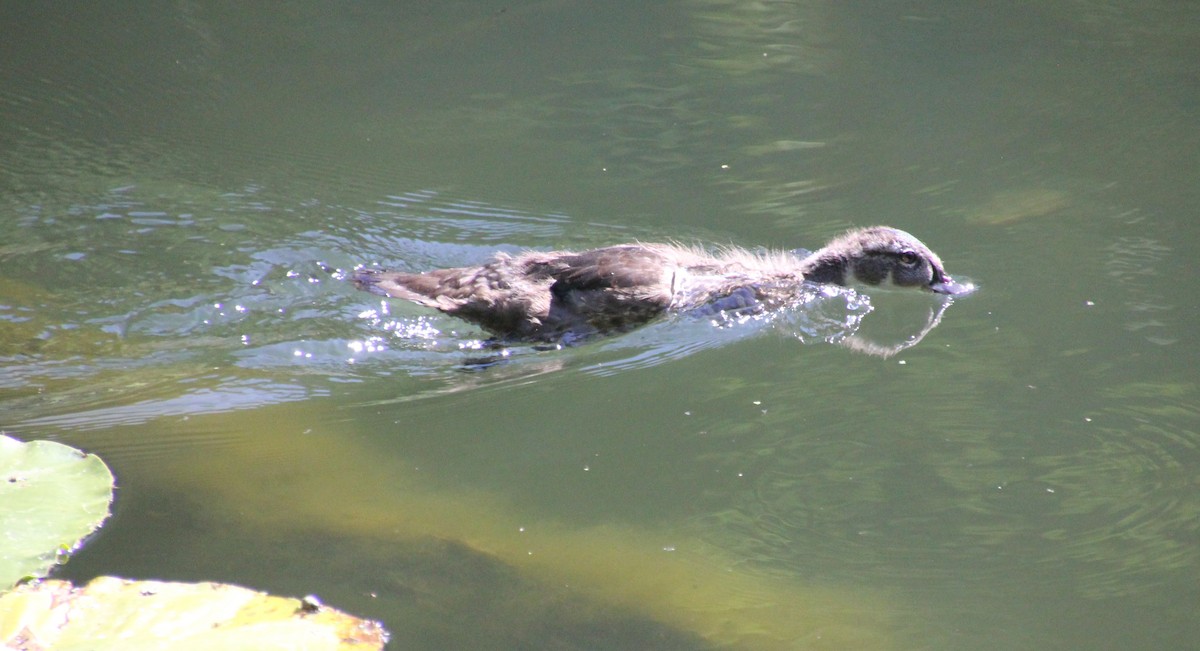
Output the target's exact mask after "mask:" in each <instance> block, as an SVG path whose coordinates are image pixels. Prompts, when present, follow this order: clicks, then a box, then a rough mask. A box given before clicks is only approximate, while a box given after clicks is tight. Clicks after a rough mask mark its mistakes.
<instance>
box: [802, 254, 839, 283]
mask: <svg viewBox="0 0 1200 651" xmlns="http://www.w3.org/2000/svg"><path fill="white" fill-rule="evenodd" d="M849 269H850V260H849V259H848V258H847V257H846V256H844V255H840V254H837V253H833V252H830V251H817V252H816V253H813V254H812V255H810V256H808V257H807V258H805V259H804V260H802V261H801V262H800V271H801V273H802V274H803V275H804V279H805V280H807V281H810V282H814V283H822V284H826V283H833V284H835V285H843V286H844V285H845V284H846V274H847V272H848V271H849Z"/></svg>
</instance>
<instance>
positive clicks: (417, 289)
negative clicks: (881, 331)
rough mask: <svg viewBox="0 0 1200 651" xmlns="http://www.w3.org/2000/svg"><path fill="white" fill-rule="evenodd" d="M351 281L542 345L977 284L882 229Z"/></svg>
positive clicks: (620, 247) (373, 274) (611, 249)
mask: <svg viewBox="0 0 1200 651" xmlns="http://www.w3.org/2000/svg"><path fill="white" fill-rule="evenodd" d="M352 280H353V282H354V283H355V285H356V286H357V287H358V288H359V289H362V290H365V291H368V292H371V293H374V294H378V295H381V296H387V297H392V298H398V299H403V300H406V301H410V302H412V303H416V304H418V305H422V306H425V307H429V308H433V309H436V310H440V311H441V312H444V313H446V314H449V315H451V316H454V317H458V318H460V319H463V320H465V321H468V322H471V323H474V324H476V325H478V326H480V327H482V328H483V329H484V330H486V331H488V332H489V333H491V334H492V335H495V336H496V337H497V338H499V339H501V340H505V341H510V340H528V341H542V342H547V341H556V342H563V341H566V342H573V341H579V340H581V339H585V338H588V337H591V336H593V335H597V334H609V333H618V332H623V331H628V330H630V329H633V328H636V327H638V326H641V325H643V324H646V323H648V322H650V321H652V320H654V319H656V318H658V317H660V316H663V315H664V314H667V313H671V312H677V313H687V312H700V313H705V314H712V313H714V312H724V311H751V312H758V311H765V310H769V309H772V308H774V307H779V306H782V305H784V304H786V303H787V301H788V299H789V298H794V297H796V296H797V295H799V293H800V292H801V290H802V289H803V288H804V287H806V286H809V287H811V286H812V285H814V284H817V285H822V284H832V285H839V286H852V285H855V284H860V285H865V286H868V287H878V286H881V285H892V286H895V287H903V288H915V289H920V290H923V291H927V292H932V293H935V294H942V295H948V296H953V295H959V294H965V293H968V292H969V291H971V290H972V289H973V285H971V284H970V283H960V282H956V281H955V280H954V279H953V278H951V277H950V276H949V275H948V274H947V273H946V271H945V267H944V266H943V264H942V260H941V258H939V257H938V256H937V254H935V253H934V252H933V251H932V250H930V249H929V247H927V246H925V244H923V243H922V242H921V241H920V240H918V239H917V238H916V237H914V236H913V235H911V234H909V233H907V232H905V231H902V230H900V229H898V228H892V227H890V226H871V227H867V228H857V229H851V230H849V231H847V232H845V233H842V234H841V235H838V236H837V237H835V238H833V239H832V240H830V241H829V242H828V243H827V244H826V245H825V246H823V247H822V248H820V249H819V250H817V251H815V252H812V253H807V252H805V251H804V250H802V249H801V250H796V251H790V252H789V251H773V252H764V253H759V252H754V251H750V250H747V249H743V248H738V247H728V248H724V249H718V250H715V251H710V250H707V249H703V248H700V247H697V246H686V245H680V244H654V243H642V242H635V243H628V244H617V245H613V246H605V247H601V248H595V249H589V250H585V251H525V252H521V253H518V254H515V255H514V254H508V253H504V252H499V253H496V254H495V255H494V257H492V258H491V259H490V260H489V261H487V262H485V263H483V264H481V265H477V266H468V267H454V268H449V269H435V270H432V271H426V272H421V273H410V272H404V271H385V270H380V269H370V268H360V269H357V270H355V271H354V272H353V274H352Z"/></svg>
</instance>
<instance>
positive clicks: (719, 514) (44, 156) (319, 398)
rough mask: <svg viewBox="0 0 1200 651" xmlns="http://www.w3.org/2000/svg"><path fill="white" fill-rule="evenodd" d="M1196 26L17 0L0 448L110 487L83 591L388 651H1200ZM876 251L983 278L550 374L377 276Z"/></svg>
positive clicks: (854, 12)
mask: <svg viewBox="0 0 1200 651" xmlns="http://www.w3.org/2000/svg"><path fill="white" fill-rule="evenodd" d="M134 14H136V15H134ZM1196 17H1197V8H1196V7H1194V6H1193V5H1191V4H1189V3H1166V2H1149V3H1146V2H1137V3H1133V2H1092V1H1088V0H1081V1H1079V2H1070V3H1064V4H1055V5H1045V6H1034V5H1030V4H1027V3H1026V4H996V3H991V4H988V3H973V2H968V3H961V4H947V3H930V2H910V3H904V4H891V5H876V6H871V7H865V6H858V5H855V4H852V3H829V2H820V1H804V2H783V3H778V2H777V3H770V2H768V3H744V2H724V1H721V0H681V1H680V2H672V3H665V4H656V5H653V6H650V5H646V4H645V3H642V4H636V5H635V4H627V3H614V4H606V5H604V6H603V7H600V6H596V5H595V3H581V2H576V1H574V0H549V1H546V2H533V3H526V4H523V5H521V6H513V5H511V3H500V2H495V3H491V2H483V3H466V4H462V3H459V4H455V3H449V4H440V5H436V6H434V5H413V4H407V3H374V2H366V3H358V4H356V5H354V6H353V7H343V8H340V9H336V10H331V9H330V8H329V7H328V6H325V5H317V4H315V3H306V2H299V3H293V4H291V5H289V6H287V7H286V8H280V7H272V8H271V9H267V10H263V9H259V8H258V7H256V6H251V5H235V4H228V5H222V4H211V3H209V4H204V3H201V4H196V3H175V4H171V5H161V6H156V7H155V8H154V9H151V10H147V9H145V8H141V9H139V10H138V12H134V13H130V12H127V11H121V10H120V9H113V8H112V7H108V6H105V7H104V8H103V9H96V10H86V11H81V10H80V9H79V8H78V7H72V9H71V10H70V11H60V10H58V9H57V8H56V6H54V5H46V6H44V7H33V6H29V5H26V4H23V3H9V4H4V5H0V25H3V27H0V31H3V32H4V34H3V36H4V38H0V52H2V53H3V56H2V57H0V61H3V63H0V82H2V83H0V427H2V428H4V429H5V430H6V431H10V432H12V433H15V434H18V435H21V436H46V437H51V438H59V439H66V440H68V441H69V442H71V443H73V444H76V445H79V446H81V447H84V448H86V449H88V450H90V451H94V452H98V453H100V454H102V455H103V456H105V457H106V458H109V459H110V460H111V461H112V462H113V465H114V467H115V468H116V471H117V474H118V477H119V478H120V483H121V491H120V496H119V501H118V503H117V514H116V516H115V517H114V519H113V521H112V523H111V524H110V526H109V528H108V529H107V530H106V531H103V532H101V535H100V536H99V537H98V538H97V539H96V540H95V541H93V543H92V544H91V546H90V547H88V548H87V549H85V550H84V552H83V553H82V554H81V555H80V556H78V557H77V558H76V559H75V560H74V561H73V562H72V563H71V564H70V565H69V566H68V567H67V568H65V571H66V573H67V574H68V575H70V576H71V577H72V578H77V579H83V580H86V579H87V578H90V576H91V575H95V574H106V573H111V574H131V575H139V576H146V577H160V578H172V577H178V578H188V579H196V580H201V579H224V580H228V581H232V582H235V583H243V584H249V585H252V586H254V587H256V588H264V589H272V588H275V589H278V590H280V591H283V592H285V593H288V594H307V593H310V592H315V593H319V594H320V595H321V596H322V598H323V599H324V600H325V601H326V602H328V603H333V604H336V605H338V606H344V607H345V608H346V609H348V610H352V611H356V612H358V613H360V614H363V615H367V616H371V617H376V618H380V619H383V620H385V621H387V622H388V624H389V626H390V627H391V628H392V630H393V633H394V635H393V640H394V641H395V642H394V644H402V645H403V646H404V648H429V649H434V648H456V647H457V648H474V647H477V646H483V645H488V644H490V645H491V646H493V647H494V648H547V647H549V648H575V647H580V648H645V647H656V648H662V647H673V648H706V647H712V646H739V647H741V648H770V647H771V646H772V645H778V646H784V647H789V646H790V647H794V646H801V647H804V646H808V647H813V648H828V647H837V646H838V644H839V643H840V645H841V646H842V647H843V648H881V647H889V646H891V647H894V648H903V649H909V648H978V649H992V648H994V649H1007V648H1122V649H1147V650H1149V649H1162V648H1185V647H1187V646H1189V645H1191V644H1193V641H1194V640H1195V639H1196V638H1197V637H1198V636H1200V630H1198V629H1197V621H1196V618H1195V613H1194V604H1195V603H1196V585H1200V581H1198V580H1197V577H1198V572H1200V552H1198V551H1197V550H1200V532H1198V531H1197V525H1196V522H1197V521H1198V518H1197V515H1198V511H1200V499H1198V498H1197V497H1196V496H1197V495H1198V494H1200V493H1198V491H1197V490H1196V488H1197V485H1196V479H1195V478H1196V468H1197V467H1200V458H1198V456H1197V453H1196V450H1197V448H1198V446H1200V440H1197V431H1200V429H1198V427H1197V422H1196V421H1197V413H1196V409H1195V407H1194V405H1195V404H1197V399H1198V397H1197V395H1196V391H1197V383H1196V374H1195V359H1194V355H1192V354H1191V352H1190V351H1192V350H1195V348H1196V345H1197V343H1198V342H1197V341H1196V333H1197V330H1196V328H1195V327H1194V323H1193V322H1194V320H1195V319H1194V316H1195V315H1194V314H1193V312H1194V310H1191V308H1189V306H1192V305H1195V304H1196V303H1197V300H1198V299H1197V297H1196V295H1195V294H1196V288H1195V287H1194V286H1193V285H1194V283H1189V282H1186V280H1187V278H1188V274H1187V271H1188V270H1189V269H1191V268H1192V266H1194V263H1193V260H1194V258H1195V257H1196V256H1197V255H1200V249H1198V247H1197V244H1196V243H1197V242H1200V238H1198V237H1196V233H1195V228H1196V227H1195V223H1194V220H1193V219H1191V214H1192V212H1193V211H1194V206H1195V205H1196V203H1197V196H1196V194H1197V185H1196V184H1195V183H1194V178H1193V177H1194V175H1195V174H1194V170H1195V169H1196V167H1197V165H1196V160H1195V152H1197V151H1200V146H1198V143H1200V130H1198V129H1197V128H1196V124H1197V121H1196V120H1195V117H1196V114H1197V107H1200V94H1198V92H1197V89H1198V88H1200V85H1198V84H1196V83H1195V82H1196V72H1195V65H1194V61H1195V56H1194V54H1195V46H1194V43H1195V42H1196V36H1197V34H1196V25H1197V24H1200V23H1198V22H1197V21H1196V20H1195V19H1196ZM876 222H885V223H892V224H895V225H896V226H899V227H902V228H905V229H906V230H910V231H911V232H914V233H919V234H920V235H921V237H922V238H923V239H926V241H928V242H929V243H930V244H931V246H933V247H934V248H935V249H937V250H938V251H939V252H941V253H942V254H943V255H944V257H945V258H946V259H947V263H948V265H949V266H950V267H951V268H953V269H954V270H955V271H956V273H957V272H958V271H960V270H961V272H962V273H964V274H966V275H968V276H972V277H974V278H977V279H979V280H980V281H981V284H982V285H983V286H984V288H985V289H984V291H981V292H979V293H978V294H977V295H975V296H972V297H969V298H966V299H963V300H958V301H956V302H955V303H954V304H953V305H952V306H951V307H952V309H946V308H947V307H948V306H949V304H948V303H939V302H934V301H930V300H926V299H928V297H923V296H922V297H912V296H900V295H889V294H886V293H878V294H876V293H872V294H871V295H870V296H869V297H867V296H865V295H860V294H857V293H854V292H851V291H841V290H835V291H832V292H830V293H827V294H813V295H811V296H806V297H804V300H803V301H800V302H799V304H797V305H795V306H791V307H790V308H789V309H785V310H781V311H780V312H778V313H772V314H770V315H757V316H753V317H746V318H741V317H743V316H746V315H728V314H726V315H716V316H713V315H708V316H707V317H703V316H700V317H698V316H696V315H692V316H679V317H674V318H669V319H664V320H662V321H659V322H656V323H654V324H652V325H650V326H648V327H646V328H642V329H639V330H637V331H634V332H631V333H627V334H625V335H622V336H619V337H612V338H606V339H599V340H596V341H590V342H587V343H586V344H585V345H581V346H577V347H571V348H566V349H562V350H538V349H536V348H534V347H532V346H531V347H509V348H504V349H496V348H494V347H492V346H490V345H489V344H488V343H487V341H486V339H485V335H484V333H482V332H481V331H479V330H477V329H475V328H473V327H471V326H469V325H467V324H464V323H462V322H460V321H456V320H454V319H451V318H449V317H446V316H444V315H441V314H435V313H430V312H429V311H427V310H423V309H421V308H419V307H416V306H411V305H406V304H403V303H401V302H398V301H391V302H381V301H379V300H378V299H376V298H374V297H371V296H368V295H366V294H362V293H360V292H357V291H356V290H354V288H353V287H352V286H350V284H349V283H347V282H345V280H344V278H345V274H346V272H347V271H348V270H351V269H353V268H355V267H356V266H359V265H369V266H386V267H391V268H397V269H405V270H423V269H429V268H434V267H443V266H454V265H459V264H469V263H474V262H478V261H480V260H482V259H485V258H486V257H488V256H489V255H491V254H492V253H493V252H494V251H497V250H502V251H510V252H511V251H515V250H518V249H521V248H525V247H532V248H542V249H578V248H587V247H592V246H599V245H603V244H612V243H617V242H627V241H635V240H644V241H662V240H664V239H671V238H678V239H682V240H683V241H684V243H690V242H693V241H707V242H718V243H724V242H727V241H730V242H733V243H736V244H742V245H747V244H748V245H752V246H753V245H758V244H762V245H765V246H768V247H770V248H780V249H784V248H791V247H795V246H804V245H813V244H817V243H820V242H822V241H824V239H825V238H826V237H827V236H829V235H830V234H832V233H835V232H838V231H840V230H843V229H844V228H845V227H846V226H848V225H850V224H855V225H867V224H868V223H876ZM943 310H944V313H943ZM931 325H936V328H931ZM922 337H923V339H922ZM917 339H920V343H919V344H917V345H911V346H910V344H912V343H914V342H915V340H917ZM864 341H866V342H871V344H872V345H864V344H862V342H864ZM805 344H813V345H805ZM875 344H879V345H882V347H883V349H885V350H887V351H891V353H892V356H891V357H889V358H887V359H882V358H879V357H873V356H868V355H860V354H855V353H853V352H851V351H850V350H847V348H858V349H864V348H865V349H868V350H878V349H877V348H875V347H874V345H875ZM414 398H420V399H419V400H418V399H414ZM521 527H526V529H525V531H522V530H521ZM146 531H153V532H154V535H153V536H146V535H145V533H144V532H146ZM364 548H368V549H370V550H371V552H370V553H368V552H365V551H364ZM531 551H532V552H534V553H533V554H532V556H531V555H530V554H529V552H531ZM380 575H386V576H387V580H386V581H384V580H380V579H379V577H380ZM501 602H505V603H501ZM509 602H511V603H509ZM797 613H809V614H810V615H811V617H809V618H808V619H806V618H805V617H800V616H798V615H797ZM463 621H473V622H481V623H480V624H479V627H478V628H477V629H474V630H476V631H477V634H465V633H462V632H456V631H461V629H462V628H463V627H462V625H461V622H463ZM406 633H407V634H406ZM818 636H820V639H818ZM864 640H865V641H866V642H864ZM801 642H803V643H801Z"/></svg>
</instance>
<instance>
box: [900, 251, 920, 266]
mask: <svg viewBox="0 0 1200 651" xmlns="http://www.w3.org/2000/svg"><path fill="white" fill-rule="evenodd" d="M918 260H920V256H918V255H917V254H916V253H915V252H913V251H901V252H900V263H901V264H903V265H904V266H906V267H911V266H913V265H915V264H917V261H918Z"/></svg>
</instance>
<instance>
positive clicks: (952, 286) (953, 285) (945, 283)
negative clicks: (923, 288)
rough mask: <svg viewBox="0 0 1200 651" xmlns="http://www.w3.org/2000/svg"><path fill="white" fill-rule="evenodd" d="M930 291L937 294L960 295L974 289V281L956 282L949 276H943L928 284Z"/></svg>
mask: <svg viewBox="0 0 1200 651" xmlns="http://www.w3.org/2000/svg"><path fill="white" fill-rule="evenodd" d="M929 289H930V291H932V292H934V293H937V294H946V295H947V296H962V295H963V294H970V293H971V292H973V291H975V284H974V283H960V282H956V281H955V280H954V279H953V278H951V277H950V276H945V277H943V278H942V280H941V281H939V282H935V283H932V284H930V285H929Z"/></svg>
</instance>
